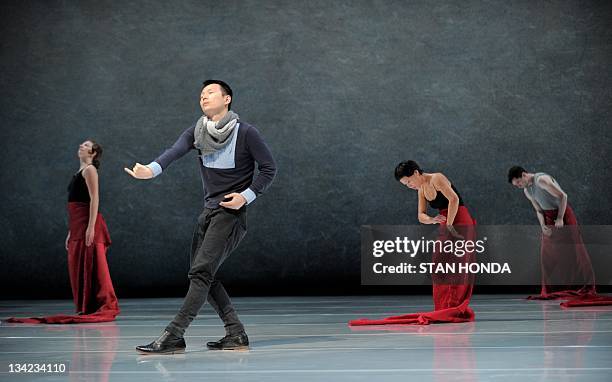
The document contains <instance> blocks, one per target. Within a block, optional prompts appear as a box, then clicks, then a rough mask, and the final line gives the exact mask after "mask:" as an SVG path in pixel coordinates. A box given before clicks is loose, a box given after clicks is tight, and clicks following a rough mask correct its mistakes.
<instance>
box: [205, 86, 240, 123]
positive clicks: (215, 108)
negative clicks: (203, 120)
mask: <svg viewBox="0 0 612 382" xmlns="http://www.w3.org/2000/svg"><path fill="white" fill-rule="evenodd" d="M231 101H232V97H230V96H229V95H223V89H222V88H221V85H219V84H210V85H207V86H206V87H205V88H204V89H202V93H201V94H200V107H201V108H202V111H203V112H204V114H206V116H207V117H212V116H213V115H216V114H219V113H221V112H222V111H223V109H225V108H226V107H227V105H229V103H230V102H231Z"/></svg>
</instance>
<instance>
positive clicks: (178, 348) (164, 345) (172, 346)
mask: <svg viewBox="0 0 612 382" xmlns="http://www.w3.org/2000/svg"><path fill="white" fill-rule="evenodd" d="M186 347H187V345H185V339H184V338H183V337H177V336H175V335H174V334H172V333H170V332H169V331H167V330H165V331H164V333H163V334H162V335H161V336H159V338H158V339H156V340H155V341H153V342H151V343H150V344H148V345H140V346H136V350H138V352H140V353H142V354H176V353H185V348H186Z"/></svg>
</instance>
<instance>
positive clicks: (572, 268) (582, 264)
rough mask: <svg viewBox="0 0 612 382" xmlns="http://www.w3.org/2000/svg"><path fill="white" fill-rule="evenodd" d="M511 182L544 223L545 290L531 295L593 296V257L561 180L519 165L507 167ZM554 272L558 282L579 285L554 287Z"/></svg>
mask: <svg viewBox="0 0 612 382" xmlns="http://www.w3.org/2000/svg"><path fill="white" fill-rule="evenodd" d="M508 182H510V183H512V185H513V186H515V187H517V188H522V189H523V193H524V194H525V196H526V197H527V199H529V201H530V202H531V204H532V206H533V208H534V209H535V211H536V214H537V216H538V220H539V222H540V226H541V227H542V244H541V248H540V258H541V259H540V260H541V263H542V291H541V293H540V295H539V296H531V297H530V299H538V300H549V299H557V298H575V297H580V298H582V299H585V296H589V298H590V297H592V296H593V295H594V294H595V276H594V274H593V268H592V265H591V260H590V257H589V254H588V252H587V250H586V247H585V246H584V244H583V242H582V237H581V235H580V232H579V231H578V221H577V220H576V216H575V215H574V211H573V210H572V208H571V207H570V205H569V204H568V201H567V194H566V193H565V192H564V191H563V190H562V189H561V186H559V183H557V181H556V180H555V179H554V178H553V177H552V176H550V175H548V174H546V173H543V172H538V173H530V172H527V171H526V170H525V169H524V168H522V167H520V166H514V167H512V168H511V169H510V170H509V171H508ZM552 227H554V229H553V228H552ZM564 227H565V228H564ZM568 243H571V245H568ZM553 272H556V273H558V274H559V276H560V277H561V279H559V278H557V282H555V284H559V285H568V284H573V285H577V284H578V286H574V287H573V288H570V289H566V290H558V291H551V288H552V284H553V280H552V275H553Z"/></svg>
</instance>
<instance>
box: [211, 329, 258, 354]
mask: <svg viewBox="0 0 612 382" xmlns="http://www.w3.org/2000/svg"><path fill="white" fill-rule="evenodd" d="M206 347H207V348H209V349H210V350H249V337H247V335H246V333H245V332H242V333H240V334H236V335H234V336H230V335H227V336H225V337H223V338H221V339H220V340H219V341H213V342H207V343H206Z"/></svg>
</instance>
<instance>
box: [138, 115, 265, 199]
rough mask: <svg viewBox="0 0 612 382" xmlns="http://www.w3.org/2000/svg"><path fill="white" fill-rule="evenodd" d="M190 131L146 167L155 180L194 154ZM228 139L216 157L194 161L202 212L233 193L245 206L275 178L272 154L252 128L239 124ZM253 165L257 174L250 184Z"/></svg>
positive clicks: (256, 131)
mask: <svg viewBox="0 0 612 382" xmlns="http://www.w3.org/2000/svg"><path fill="white" fill-rule="evenodd" d="M194 131H195V124H194V125H193V126H192V127H190V128H188V129H187V130H185V131H184V132H183V133H182V134H181V136H180V137H179V138H178V139H177V141H176V142H175V143H174V145H172V147H170V148H169V149H167V150H166V151H164V153H162V154H161V155H160V156H159V157H157V159H155V161H154V162H151V163H149V165H148V166H149V167H150V168H151V170H153V174H154V175H155V176H157V175H159V174H161V172H162V171H163V170H165V169H166V168H167V167H168V166H169V165H170V164H171V163H172V162H174V161H175V160H177V159H179V158H181V157H182V156H183V155H185V154H187V153H188V152H189V151H190V150H196V148H195V147H194ZM230 139H231V141H230V142H229V143H228V144H227V145H226V146H224V147H223V148H222V149H221V150H219V151H217V152H216V153H214V154H211V155H206V156H200V155H198V157H197V159H198V167H200V173H201V175H202V186H203V188H204V207H206V208H217V207H219V202H221V201H223V197H224V196H225V195H227V194H230V193H233V192H237V193H240V194H241V195H242V196H243V197H244V198H245V199H246V201H247V204H249V203H251V202H252V201H253V200H255V198H256V197H257V196H258V195H260V194H261V193H263V192H264V191H265V190H266V189H267V188H268V187H269V186H270V184H271V183H272V180H273V179H274V176H275V175H276V163H275V162H274V158H272V153H270V149H269V148H268V146H267V145H266V143H265V142H264V140H263V138H262V136H261V134H260V133H259V131H258V130H257V129H256V128H255V127H254V126H252V125H249V124H248V123H245V122H242V121H239V122H238V124H236V127H235V128H234V131H233V132H232V136H231V138H230ZM255 162H257V165H258V169H259V174H258V176H257V178H256V179H255V180H253V176H254V174H255Z"/></svg>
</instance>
